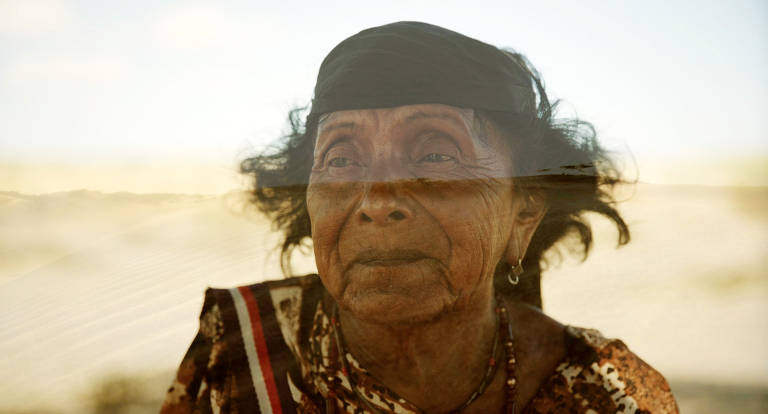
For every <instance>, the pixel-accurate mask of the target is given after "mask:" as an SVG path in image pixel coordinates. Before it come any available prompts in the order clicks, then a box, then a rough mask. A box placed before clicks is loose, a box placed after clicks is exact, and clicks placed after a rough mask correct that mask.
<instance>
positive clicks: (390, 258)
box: [354, 249, 428, 266]
mask: <svg viewBox="0 0 768 414" xmlns="http://www.w3.org/2000/svg"><path fill="white" fill-rule="evenodd" d="M427 258H428V257H427V256H426V255H425V254H424V253H422V252H420V251H418V250H411V249H395V250H366V251H364V252H362V253H360V254H358V255H357V256H356V257H355V260H354V263H357V264H360V265H363V266H401V265H404V264H408V263H413V262H417V261H419V260H424V259H427Z"/></svg>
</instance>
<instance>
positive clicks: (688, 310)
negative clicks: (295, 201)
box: [0, 184, 768, 413]
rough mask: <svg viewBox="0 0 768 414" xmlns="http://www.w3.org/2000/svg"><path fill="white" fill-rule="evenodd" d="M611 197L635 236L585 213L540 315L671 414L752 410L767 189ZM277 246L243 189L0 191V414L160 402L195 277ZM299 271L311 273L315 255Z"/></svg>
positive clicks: (191, 330)
mask: <svg viewBox="0 0 768 414" xmlns="http://www.w3.org/2000/svg"><path fill="white" fill-rule="evenodd" d="M620 197H621V198H623V199H625V202H623V203H622V204H620V208H621V210H622V212H624V214H625V217H626V218H627V220H628V223H629V224H630V228H631V230H632V231H633V240H632V242H631V243H630V244H629V245H628V246H625V247H622V248H619V249H615V242H616V240H615V239H616V234H615V230H613V229H611V228H610V226H609V225H608V223H607V222H606V221H604V220H602V219H599V218H593V224H594V228H595V246H594V249H593V252H592V253H591V255H590V257H589V259H588V260H587V261H586V262H584V263H580V262H579V260H578V259H577V258H574V257H573V256H569V255H568V253H567V250H568V248H567V246H566V245H564V246H563V247H562V249H561V251H562V252H563V257H562V260H559V259H558V258H557V257H555V256H556V255H553V256H552V257H550V260H549V264H548V268H547V270H546V271H545V273H544V280H543V295H544V307H545V310H546V311H547V312H548V313H549V314H551V315H552V316H554V317H555V318H556V319H558V320H560V321H562V322H564V323H568V324H572V325H577V326H586V327H593V328H597V329H600V330H601V331H602V332H603V334H605V335H606V336H610V337H618V338H621V339H622V340H624V341H625V342H626V343H627V344H628V345H629V346H630V348H631V349H633V350H634V351H635V352H636V353H637V354H639V355H640V356H641V357H642V358H643V359H645V360H646V361H647V362H649V363H650V364H652V365H653V366H655V367H656V368H657V369H658V370H659V371H661V372H662V373H663V374H664V375H665V376H667V378H669V379H670V382H671V384H672V387H673V391H675V392H676V393H677V394H678V398H679V400H680V404H681V408H683V412H686V411H687V412H718V411H716V410H718V408H717V407H726V406H727V407H740V409H741V410H742V412H763V411H764V410H765V409H766V408H768V391H766V390H768V324H767V323H766V321H768V275H767V274H766V270H765V269H766V268H767V267H768V266H767V265H768V255H767V254H766V253H768V231H767V230H768V188H766V187H705V186H664V185H650V184H639V185H637V186H634V188H633V189H626V188H625V189H622V190H621V194H620ZM278 240H279V235H276V234H275V233H273V232H271V231H270V225H269V223H268V221H267V220H266V219H265V218H263V217H261V216H260V215H259V214H258V213H256V212H255V211H254V210H253V208H252V207H249V206H248V205H247V202H246V197H245V196H244V195H243V194H241V193H227V194H224V195H215V196H212V195H179V194H131V193H101V192H93V191H72V192H61V193H50V194H40V195H26V194H22V193H18V192H0V338H2V339H0V355H3V356H2V357H0V375H1V376H0V378H2V379H1V380H0V396H2V398H0V412H24V410H26V411H27V412H44V411H46V410H47V411H49V412H52V413H54V412H55V413H80V412H87V411H88V410H92V409H93V406H92V405H89V404H91V403H92V402H93V395H94V392H95V391H94V390H95V389H97V388H98V387H97V386H96V385H94V384H102V385H103V384H104V383H105V381H107V382H108V381H113V382H112V384H113V385H114V384H115V383H117V384H118V385H119V384H120V383H119V379H120V378H132V379H133V380H134V383H138V385H139V388H141V391H140V392H139V391H137V393H139V394H141V397H140V398H143V400H142V401H143V403H137V405H136V407H139V408H141V407H144V411H135V412H156V410H157V406H156V404H157V401H159V400H160V399H161V398H162V395H163V393H164V391H165V387H166V385H167V384H170V380H171V375H172V374H173V371H174V370H175V368H176V366H177V364H178V362H179V361H180V359H181V356H182V355H183V353H184V352H185V351H186V349H187V347H188V345H189V343H190V341H191V340H192V338H193V336H194V335H195V332H196V329H197V328H196V327H197V315H198V313H199V309H200V306H201V304H202V298H203V296H202V295H203V291H204V290H205V288H206V287H207V286H217V287H229V286H235V285H240V284H247V283H253V282H257V281H260V280H265V279H275V278H280V277H282V275H281V272H280V270H279V266H278V264H277V263H278V252H277V250H276V248H275V246H276V245H277V242H278ZM295 267H296V273H297V274H298V273H307V272H311V271H312V269H313V263H312V259H311V256H309V255H306V256H298V257H296V258H295ZM110 378H111V380H110ZM115 378H117V379H118V380H115ZM99 381H101V382H99ZM115 381H118V382H115ZM121 389H123V391H124V387H123V388H121ZM102 391H103V390H102ZM137 395H138V394H137ZM136 398H139V397H136ZM142 404H143V405H142ZM717 404H721V405H720V406H718V405H717ZM739 404H741V405H739ZM136 407H134V408H135V409H136V410H139V408H136ZM712 410H715V411H712Z"/></svg>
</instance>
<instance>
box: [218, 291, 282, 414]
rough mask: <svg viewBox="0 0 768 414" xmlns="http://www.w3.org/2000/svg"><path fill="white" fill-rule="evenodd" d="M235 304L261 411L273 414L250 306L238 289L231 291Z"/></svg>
mask: <svg viewBox="0 0 768 414" xmlns="http://www.w3.org/2000/svg"><path fill="white" fill-rule="evenodd" d="M229 293H230V294H231V295H232V299H233V302H234V303H235V311H236V313H237V320H238V321H239V322H240V332H242V334H243V346H244V347H245V355H246V356H247V357H248V366H249V367H250V368H251V369H250V371H251V380H252V381H253V388H254V389H255V390H256V397H257V398H258V400H259V409H260V410H261V412H262V413H264V414H266V413H271V412H272V404H271V403H270V401H269V394H268V393H267V385H266V383H265V381H264V374H263V373H262V372H261V362H260V361H259V354H258V353H257V352H256V344H255V342H254V339H253V327H252V326H251V317H250V314H249V313H248V306H247V305H246V304H245V299H244V298H243V295H242V294H241V293H240V291H239V290H238V289H237V288H232V289H229Z"/></svg>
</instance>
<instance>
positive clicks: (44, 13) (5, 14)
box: [0, 0, 76, 36]
mask: <svg viewBox="0 0 768 414" xmlns="http://www.w3.org/2000/svg"><path fill="white" fill-rule="evenodd" d="M75 21H76V16H75V14H74V13H73V12H72V10H70V9H69V8H67V7H66V6H65V5H64V3H63V2H61V1H55V0H5V1H0V35H3V36H29V35H36V34H41V33H50V32H54V31H58V30H62V29H65V28H68V27H71V26H72V25H73V24H74V23H75Z"/></svg>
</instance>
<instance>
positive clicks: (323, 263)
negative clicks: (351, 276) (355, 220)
mask: <svg viewBox="0 0 768 414" xmlns="http://www.w3.org/2000/svg"><path fill="white" fill-rule="evenodd" d="M358 187H359V184H337V183H336V184H325V183H324V184H312V183H310V185H309V187H307V211H308V213H309V219H310V222H311V225H312V244H313V246H314V251H315V262H316V264H317V270H318V273H319V274H320V276H321V278H322V279H323V283H324V284H325V287H326V288H327V289H328V290H329V291H330V292H331V294H334V293H335V292H334V291H335V290H338V289H341V283H342V281H341V270H342V269H341V264H340V261H339V252H338V244H339V234H340V232H341V229H342V227H343V226H344V223H345V222H346V221H347V219H348V217H349V214H351V211H352V209H353V208H354V205H355V203H356V199H357V195H358V194H360V192H361V190H360V189H359V188H358Z"/></svg>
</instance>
